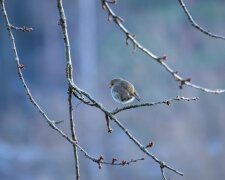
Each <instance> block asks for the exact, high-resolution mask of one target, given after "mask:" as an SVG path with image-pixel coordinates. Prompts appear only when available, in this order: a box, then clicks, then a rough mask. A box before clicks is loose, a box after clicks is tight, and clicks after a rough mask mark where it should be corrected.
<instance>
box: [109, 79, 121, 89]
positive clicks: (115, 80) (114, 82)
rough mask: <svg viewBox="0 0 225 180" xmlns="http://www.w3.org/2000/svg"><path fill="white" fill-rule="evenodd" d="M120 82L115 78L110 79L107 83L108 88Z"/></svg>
mask: <svg viewBox="0 0 225 180" xmlns="http://www.w3.org/2000/svg"><path fill="white" fill-rule="evenodd" d="M120 81H121V80H120V79H118V78H116V79H112V80H111V81H110V83H109V88H111V87H112V86H114V85H115V84H118V83H119V82H120Z"/></svg>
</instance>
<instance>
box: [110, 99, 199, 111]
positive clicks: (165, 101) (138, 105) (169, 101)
mask: <svg viewBox="0 0 225 180" xmlns="http://www.w3.org/2000/svg"><path fill="white" fill-rule="evenodd" d="M197 99H198V98H197V97H192V98H186V97H181V96H177V97H175V98H172V99H167V100H163V101H157V102H147V103H141V104H131V105H127V106H124V107H122V108H116V109H115V110H113V111H111V113H112V114H113V115H115V114H117V113H119V112H121V111H124V110H128V109H133V108H139V107H146V106H155V105H159V104H166V105H168V106H169V105H170V104H171V103H172V102H173V101H181V100H184V101H195V100H197Z"/></svg>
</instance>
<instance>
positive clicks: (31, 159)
mask: <svg viewBox="0 0 225 180" xmlns="http://www.w3.org/2000/svg"><path fill="white" fill-rule="evenodd" d="M185 2H186V4H187V7H188V8H189V10H190V12H191V14H192V16H193V17H194V18H195V20H196V21H197V22H198V23H199V24H201V25H202V26H203V27H206V29H209V30H210V31H212V32H214V33H217V34H222V35H225V23H224V19H225V10H224V7H225V1H223V0H214V1H212V0H211V1H210V0H189V1H185ZM5 3H6V8H7V10H8V13H9V18H10V20H11V23H12V24H13V25H17V26H23V25H26V26H28V27H32V28H33V29H34V31H33V32H31V33H23V32H20V31H15V38H16V43H17V48H18V53H19V56H20V59H21V63H22V64H24V65H25V68H24V70H23V72H24V75H25V78H26V79H27V81H28V85H29V88H30V90H31V92H32V93H33V96H34V97H35V98H36V99H37V100H38V102H39V104H40V105H41V106H42V107H43V109H44V110H45V111H46V113H47V114H48V115H49V116H50V117H52V119H55V120H65V122H64V123H62V124H61V125H60V127H61V128H62V129H63V130H65V131H67V132H69V125H68V122H67V121H68V105H67V93H66V91H67V82H66V77H65V63H66V62H65V58H64V46H63V40H62V34H61V30H60V27H59V26H58V19H59V18H58V12H57V8H56V1H45V0H39V1H34V0H23V1H6V2H5ZM63 3H64V7H65V13H66V15H67V20H68V28H69V37H70V41H71V46H72V49H71V50H72V60H73V65H74V74H75V77H74V78H75V79H74V80H75V82H77V84H78V85H79V86H80V87H81V88H83V89H84V90H86V91H87V92H89V93H91V94H92V95H93V97H95V98H96V99H97V100H98V101H100V102H101V103H103V104H104V105H105V106H106V107H107V108H109V109H114V108H115V107H121V105H118V104H117V103H116V102H114V101H113V100H112V98H111V96H110V90H109V86H108V83H109V81H110V79H112V78H114V77H122V78H125V79H128V80H129V81H131V82H132V83H133V84H135V86H136V89H137V90H138V92H139V94H140V96H141V97H142V100H143V101H158V100H163V99H168V98H172V97H175V96H177V95H182V96H186V97H191V96H197V97H199V100H198V101H196V102H175V103H173V104H172V105H171V106H169V107H168V106H166V105H161V106H156V107H150V108H149V107H147V108H140V109H135V110H132V111H126V112H123V113H121V114H120V115H119V118H120V120H121V121H122V122H123V124H125V125H126V127H127V128H128V129H129V130H130V131H131V133H133V134H134V136H135V137H137V138H138V139H140V140H141V141H142V142H149V141H153V142H154V147H152V149H151V150H150V151H151V152H153V153H154V154H155V155H156V156H158V157H159V158H160V159H162V160H163V161H165V162H167V163H168V164H169V165H172V166H173V167H175V168H176V169H179V170H181V171H182V172H184V177H179V176H177V175H176V174H173V173H171V172H168V171H166V173H167V175H168V177H170V178H172V179H177V180H178V179H182V180H190V179H193V180H194V179H205V180H210V179H217V180H222V179H223V177H224V176H225V171H224V168H225V131H224V129H225V110H224V103H225V95H224V94H221V95H212V94H207V93H204V92H201V91H198V90H195V89H191V88H188V87H187V88H184V89H183V90H180V89H179V87H178V84H177V82H175V81H174V79H173V78H172V77H171V76H170V75H169V74H168V73H167V72H166V71H165V70H164V69H163V68H162V67H160V66H159V64H158V63H156V62H155V61H153V60H151V59H149V58H148V57H147V56H145V55H143V54H142V53H141V52H140V51H137V52H136V53H134V54H132V46H128V47H127V46H126V44H125V37H124V34H123V33H122V32H121V31H120V30H119V29H118V27H117V26H115V24H114V23H112V22H108V21H107V14H106V13H105V12H104V11H103V10H102V7H101V4H100V2H99V1H88V0H79V1H64V2H63ZM112 8H113V9H114V10H115V12H116V13H117V14H118V15H119V16H121V17H122V18H123V19H124V20H125V25H126V26H127V27H128V29H129V30H130V31H131V32H132V33H134V34H135V35H136V36H137V39H138V40H139V41H140V42H141V43H142V45H143V46H145V47H147V48H148V49H150V50H151V51H152V52H154V53H156V54H158V55H164V54H166V55H167V56H168V60H167V61H168V62H167V63H168V64H169V65H171V66H172V67H173V69H175V70H177V71H179V72H180V74H181V75H182V76H184V77H187V78H188V77H191V78H192V82H193V83H196V84H199V85H202V86H206V87H209V88H213V89H215V88H224V87H225V51H224V47H225V42H224V41H222V40H217V39H213V38H210V37H208V36H206V35H204V34H202V33H200V32H199V31H197V30H196V29H194V28H193V27H192V26H191V25H190V22H189V21H188V20H187V17H186V15H185V14H184V12H183V10H182V9H181V7H180V5H179V3H178V1H164V0H139V1H137V0H129V1H122V0H119V1H118V3H117V4H116V5H113V6H112ZM0 62H1V65H0V87H1V88H0V179H1V180H11V179H17V180H30V179H32V180H40V179H41V180H61V179H68V180H70V179H74V176H75V173H74V159H73V152H72V148H71V145H70V144H69V143H68V142H66V141H65V140H64V139H63V138H61V137H60V135H58V134H57V133H55V132H54V131H53V130H52V129H50V128H49V126H48V125H47V123H46V122H45V121H44V120H43V118H42V116H41V115H40V114H39V113H38V112H37V111H36V109H34V107H33V106H32V105H31V104H30V102H29V100H28V99H27V97H26V95H25V92H24V89H23V88H22V86H21V83H20V81H19V80H18V77H17V71H16V67H15V62H14V57H13V55H12V50H11V44H10V41H9V38H8V34H7V31H6V28H5V24H4V22H3V18H2V15H1V16H0ZM78 103H79V102H78V101H74V105H76V104H78ZM74 113H75V121H76V131H77V136H78V139H79V143H80V144H81V145H82V146H83V147H85V148H86V149H87V150H88V151H89V152H90V153H91V154H92V155H94V156H97V157H98V156H99V155H100V154H102V155H103V156H104V157H105V158H106V159H109V160H110V159H111V158H112V157H117V158H118V159H131V158H140V157H145V156H144V154H143V153H141V152H140V151H139V150H138V149H137V147H136V146H134V145H133V143H131V142H130V141H129V139H128V138H127V137H126V136H125V135H124V133H123V132H122V131H121V130H120V129H118V128H117V127H115V126H113V124H112V127H113V129H114V131H113V133H111V134H108V133H107V128H106V123H105V119H104V115H102V113H101V112H100V111H98V110H96V109H93V108H89V107H88V108H87V107H86V106H85V105H83V104H80V105H79V106H77V107H75V109H74ZM79 158H80V166H81V167H80V170H81V179H88V180H96V179H99V180H105V179H108V180H114V179H129V180H135V179H143V180H144V179H155V180H159V179H162V177H161V174H160V169H159V167H158V165H157V164H155V162H154V161H152V160H151V159H148V158H147V159H146V160H145V161H141V162H138V163H135V164H131V165H129V166H124V167H121V166H119V167H116V166H104V165H103V167H102V169H101V170H99V169H98V166H97V165H96V164H94V163H92V162H91V161H90V160H88V159H86V158H85V157H84V156H83V155H82V154H80V156H79Z"/></svg>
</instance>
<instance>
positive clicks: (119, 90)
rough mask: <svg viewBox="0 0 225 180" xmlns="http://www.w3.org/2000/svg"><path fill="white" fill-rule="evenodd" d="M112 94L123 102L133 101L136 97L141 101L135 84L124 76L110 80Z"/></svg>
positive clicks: (118, 100)
mask: <svg viewBox="0 0 225 180" xmlns="http://www.w3.org/2000/svg"><path fill="white" fill-rule="evenodd" d="M109 87H110V88H111V95H112V97H113V99H114V100H115V101H116V102H118V103H122V104H127V103H130V102H132V101H133V100H134V99H137V100H138V101H140V96H139V95H138V93H137V91H136V90H135V88H134V86H133V84H131V83H130V82H129V81H126V80H124V79H122V78H115V79H112V80H111V81H110V86H109Z"/></svg>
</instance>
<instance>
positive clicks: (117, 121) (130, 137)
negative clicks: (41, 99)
mask: <svg viewBox="0 0 225 180" xmlns="http://www.w3.org/2000/svg"><path fill="white" fill-rule="evenodd" d="M71 87H72V88H73V90H74V91H75V92H77V93H78V94H83V96H85V97H86V98H88V99H89V100H90V101H91V102H92V103H93V104H94V106H95V107H96V108H98V109H100V110H101V111H102V112H103V113H104V114H105V116H108V117H109V118H110V119H111V120H112V121H114V122H115V123H116V124H117V125H118V126H119V127H120V128H121V129H122V130H123V132H124V133H125V134H126V135H127V136H128V137H129V139H130V140H131V141H133V143H134V144H136V145H137V146H138V147H139V149H140V150H141V151H142V152H144V153H145V154H146V155H148V156H149V157H151V158H152V159H153V160H154V161H155V162H157V163H158V164H159V165H160V167H161V166H162V165H163V166H164V168H167V169H169V170H171V171H173V172H175V173H176V174H179V175H181V176H183V173H182V172H179V171H178V170H176V169H174V168H172V167H170V166H169V165H167V164H166V163H164V162H162V161H161V160H159V159H158V158H157V157H156V156H155V155H153V154H152V153H150V152H149V151H148V150H147V148H146V146H144V145H142V144H141V143H140V142H139V141H138V140H137V139H136V138H135V137H134V136H133V135H132V134H131V133H130V132H129V131H128V129H126V128H125V126H124V125H123V124H122V123H121V122H120V121H119V120H118V119H117V118H116V117H115V116H114V115H113V114H112V113H111V112H110V111H108V110H107V109H106V108H105V107H104V106H103V105H102V104H100V103H99V102H97V101H96V100H95V99H94V98H92V97H91V95H90V94H88V93H87V92H85V91H83V90H81V89H80V88H78V87H77V86H76V85H75V84H74V83H72V82H71ZM186 99H188V98H183V99H182V98H181V99H180V100H186ZM192 99H193V98H190V100H192ZM80 100H81V101H82V99H80ZM86 102H87V101H84V103H86Z"/></svg>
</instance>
